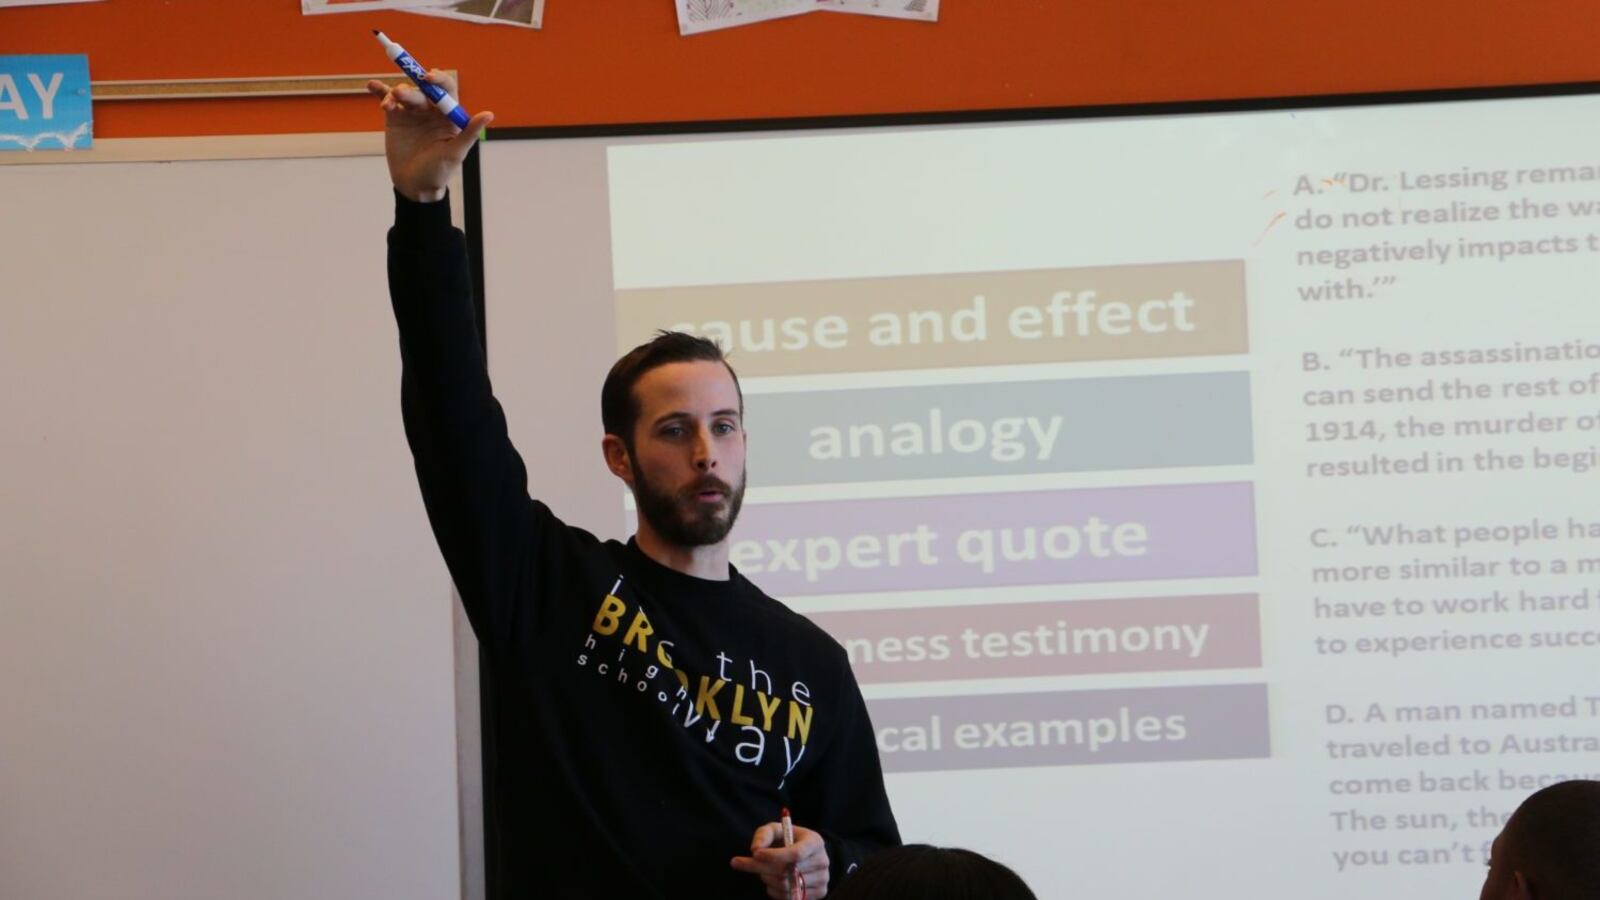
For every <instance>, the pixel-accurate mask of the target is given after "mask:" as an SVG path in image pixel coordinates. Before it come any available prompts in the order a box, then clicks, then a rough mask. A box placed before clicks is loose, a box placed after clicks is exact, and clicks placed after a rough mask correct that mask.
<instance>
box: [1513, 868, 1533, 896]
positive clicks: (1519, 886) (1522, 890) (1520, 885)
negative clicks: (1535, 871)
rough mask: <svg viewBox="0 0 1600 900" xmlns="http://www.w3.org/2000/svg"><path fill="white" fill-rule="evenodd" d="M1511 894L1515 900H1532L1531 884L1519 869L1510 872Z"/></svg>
mask: <svg viewBox="0 0 1600 900" xmlns="http://www.w3.org/2000/svg"><path fill="white" fill-rule="evenodd" d="M1511 896H1512V897H1514V898H1516V900H1533V885H1531V884H1529V883H1528V878H1527V876H1525V875H1523V874H1522V873H1521V872H1520V871H1519V872H1513V873H1512V874H1511Z"/></svg>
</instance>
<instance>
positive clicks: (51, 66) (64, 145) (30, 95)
mask: <svg viewBox="0 0 1600 900" xmlns="http://www.w3.org/2000/svg"><path fill="white" fill-rule="evenodd" d="M93 143H94V115H93V113H92V111H91V110H90V108H89V57H87V56H85V55H83V54H81V53H79V54H75V55H70V56H0V150H82V149H84V148H87V147H89V146H91V145H92V144H93Z"/></svg>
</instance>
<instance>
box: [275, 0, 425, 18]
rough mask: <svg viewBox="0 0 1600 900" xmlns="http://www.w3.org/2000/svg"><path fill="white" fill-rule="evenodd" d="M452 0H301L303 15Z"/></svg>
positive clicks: (396, 7)
mask: <svg viewBox="0 0 1600 900" xmlns="http://www.w3.org/2000/svg"><path fill="white" fill-rule="evenodd" d="M449 2H450V0H300V12H301V14H302V15H307V16H315V15H320V14H322V13H347V12H372V11H374V10H379V9H414V8H416V7H418V6H445V5H447V4H448V3H449Z"/></svg>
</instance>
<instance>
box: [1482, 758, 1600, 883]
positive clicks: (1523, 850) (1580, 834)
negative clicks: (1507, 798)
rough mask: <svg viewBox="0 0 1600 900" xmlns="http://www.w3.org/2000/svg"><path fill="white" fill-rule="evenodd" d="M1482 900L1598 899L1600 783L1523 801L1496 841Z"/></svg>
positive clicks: (1560, 788)
mask: <svg viewBox="0 0 1600 900" xmlns="http://www.w3.org/2000/svg"><path fill="white" fill-rule="evenodd" d="M1480 897H1481V898H1482V900H1580V898H1582V900H1593V898H1595V897H1600V781H1563V782H1561V783H1559V784H1552V785H1550V786H1549V787H1547V788H1544V789H1542V790H1540V791H1537V792H1536V793H1534V794H1533V795H1532V796H1530V797H1529V798H1528V799H1526V800H1524V801H1522V805H1521V806H1519V807H1517V811H1516V812H1514V813H1512V814H1511V818H1510V819H1508V820H1506V824H1505V827H1504V828H1502V829H1501V830H1500V836H1499V837H1497V838H1495V841H1494V845H1493V849H1492V850H1491V851H1490V854H1489V874H1488V876H1487V877H1485V878H1484V881H1483V892H1482V893H1481V894H1480Z"/></svg>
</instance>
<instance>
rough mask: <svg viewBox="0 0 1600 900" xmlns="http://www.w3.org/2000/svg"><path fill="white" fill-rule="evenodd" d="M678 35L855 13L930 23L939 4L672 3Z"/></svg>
mask: <svg viewBox="0 0 1600 900" xmlns="http://www.w3.org/2000/svg"><path fill="white" fill-rule="evenodd" d="M676 3H677V7H678V31H679V32H681V33H682V34H699V33H701V32H705V31H716V30H719V29H722V28H732V27H734V26H735V25H750V24H753V23H755V22H765V21H768V20H769V19H781V18H786V17H788V16H800V15H805V14H806V13H813V12H823V11H827V12H842V13H858V14H861V15H868V16H887V17H889V18H895V19H916V20H920V21H924V22H934V21H937V20H938V18H939V0H676Z"/></svg>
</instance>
